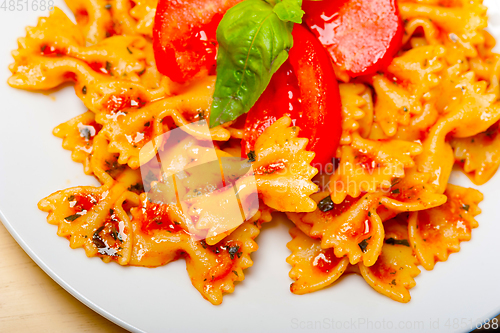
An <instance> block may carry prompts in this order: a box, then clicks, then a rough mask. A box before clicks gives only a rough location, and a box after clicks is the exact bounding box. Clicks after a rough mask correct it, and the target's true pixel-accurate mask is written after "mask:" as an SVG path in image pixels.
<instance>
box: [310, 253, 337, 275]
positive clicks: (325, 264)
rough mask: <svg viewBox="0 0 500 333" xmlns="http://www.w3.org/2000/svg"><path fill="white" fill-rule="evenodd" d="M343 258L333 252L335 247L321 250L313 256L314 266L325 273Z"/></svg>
mask: <svg viewBox="0 0 500 333" xmlns="http://www.w3.org/2000/svg"><path fill="white" fill-rule="evenodd" d="M340 260H342V258H337V257H336V256H335V254H334V253H333V248H328V249H326V250H324V251H321V252H320V253H318V254H317V255H316V256H315V257H314V258H313V266H314V267H316V268H317V269H319V270H320V271H321V272H323V273H329V272H330V271H332V270H333V269H334V268H335V267H337V265H338V264H339V262H340Z"/></svg>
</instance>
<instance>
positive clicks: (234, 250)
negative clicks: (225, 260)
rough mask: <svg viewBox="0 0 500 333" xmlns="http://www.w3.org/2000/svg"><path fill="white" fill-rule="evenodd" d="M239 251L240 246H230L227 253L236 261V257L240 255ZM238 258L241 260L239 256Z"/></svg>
mask: <svg viewBox="0 0 500 333" xmlns="http://www.w3.org/2000/svg"><path fill="white" fill-rule="evenodd" d="M239 249H240V247H239V245H235V246H230V247H229V249H228V250H227V252H229V256H230V257H231V260H233V259H234V255H235V254H237V253H238V251H239ZM240 256H241V255H240ZM238 258H239V256H238Z"/></svg>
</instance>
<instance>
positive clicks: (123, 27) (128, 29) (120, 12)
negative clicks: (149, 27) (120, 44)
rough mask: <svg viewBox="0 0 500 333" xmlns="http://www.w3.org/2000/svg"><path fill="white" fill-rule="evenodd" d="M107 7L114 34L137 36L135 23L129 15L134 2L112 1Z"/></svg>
mask: <svg viewBox="0 0 500 333" xmlns="http://www.w3.org/2000/svg"><path fill="white" fill-rule="evenodd" d="M109 5H110V7H109V10H110V12H111V18H112V19H113V27H114V29H115V33H116V34H118V35H137V34H138V32H137V30H136V27H137V22H136V21H135V19H134V18H133V17H132V16H131V13H130V11H131V10H132V8H133V7H134V6H135V2H134V1H131V0H112V1H111V2H110V4H109Z"/></svg>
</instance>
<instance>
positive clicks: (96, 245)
mask: <svg viewBox="0 0 500 333" xmlns="http://www.w3.org/2000/svg"><path fill="white" fill-rule="evenodd" d="M125 200H127V201H128V202H129V203H132V204H138V197H137V195H136V194H134V193H131V192H127V190H126V187H125V185H124V184H120V183H116V184H115V185H114V186H111V187H110V186H108V185H103V186H102V187H99V188H97V187H92V186H81V187H74V188H69V189H67V190H62V191H58V192H55V193H54V194H51V195H50V196H48V197H47V198H45V199H42V200H41V201H40V202H39V204H38V208H39V209H41V210H43V211H45V212H48V213H49V215H48V216H47V221H48V222H49V223H50V224H55V225H58V230H57V235H58V236H60V237H66V238H68V239H69V241H70V246H71V248H73V249H75V248H79V247H83V248H84V249H85V253H86V254H87V256H88V257H93V256H99V257H101V258H103V260H104V261H107V262H109V261H111V260H115V261H117V262H118V263H119V264H120V265H127V264H128V262H129V260H130V255H131V251H132V238H133V234H132V226H131V223H130V220H129V218H128V215H127V213H126V212H125V210H124V209H123V207H122V205H123V202H124V201H125Z"/></svg>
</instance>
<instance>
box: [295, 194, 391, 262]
mask: <svg viewBox="0 0 500 333" xmlns="http://www.w3.org/2000/svg"><path fill="white" fill-rule="evenodd" d="M379 196H380V195H376V194H366V195H364V196H362V197H360V198H352V197H347V198H346V199H345V200H344V202H342V203H341V204H337V205H334V204H333V203H332V202H331V199H330V196H329V193H328V192H320V193H315V194H314V195H312V196H311V198H312V199H313V200H314V201H315V202H317V203H318V209H316V210H315V211H314V212H311V213H298V214H297V213H287V216H288V218H289V219H290V220H292V222H294V223H295V224H296V225H297V226H298V227H299V228H300V229H301V230H302V231H303V232H305V233H306V234H308V235H309V236H311V237H313V238H320V239H321V247H322V248H324V249H328V248H333V250H334V251H333V253H334V254H335V256H336V257H337V258H342V257H344V256H347V258H348V259H349V262H350V263H351V264H356V263H358V262H360V261H363V262H365V264H366V265H368V266H371V265H373V264H374V263H375V261H376V260H377V257H378V255H379V254H380V250H381V247H382V242H383V238H384V227H383V225H382V220H381V219H380V217H379V215H378V214H377V207H378V206H379V204H378V203H379V200H378V199H379ZM328 201H329V203H330V205H328V204H327V203H328Z"/></svg>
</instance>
